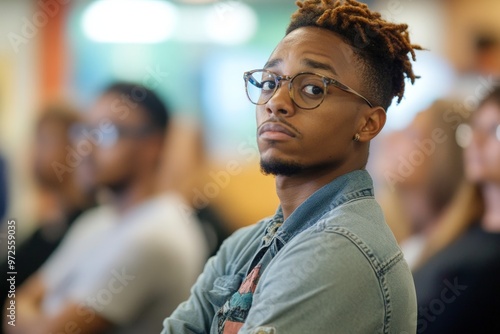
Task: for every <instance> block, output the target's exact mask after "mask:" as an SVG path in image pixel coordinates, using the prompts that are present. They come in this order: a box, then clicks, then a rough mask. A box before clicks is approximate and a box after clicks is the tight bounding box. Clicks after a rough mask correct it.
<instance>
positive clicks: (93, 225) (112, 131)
mask: <svg viewBox="0 0 500 334" xmlns="http://www.w3.org/2000/svg"><path fill="white" fill-rule="evenodd" d="M168 123H169V114H168V111H167V109H166V107H165V105H164V104H163V102H162V101H161V100H160V99H159V98H158V97H157V95H156V94H155V93H154V92H153V91H151V90H149V89H147V88H145V87H143V86H140V85H135V84H131V83H116V84H113V85H111V86H110V87H108V88H107V89H106V90H105V91H104V93H103V94H102V96H101V97H100V98H99V99H98V100H97V101H96V103H95V105H94V106H93V107H92V108H91V110H90V112H89V114H88V120H87V123H86V124H82V126H81V127H80V129H78V130H76V134H77V135H78V136H77V137H75V142H76V144H75V145H76V147H77V149H76V153H75V154H76V155H78V156H75V157H74V159H75V160H76V161H80V162H82V161H84V160H86V159H87V158H88V159H89V163H88V164H87V166H89V167H91V168H92V174H93V175H94V177H95V182H96V184H97V185H98V186H100V187H102V188H104V189H106V191H107V192H108V199H109V204H108V205H103V206H101V207H98V208H96V209H93V210H90V211H88V212H86V213H85V214H84V215H82V217H80V218H79V219H78V221H77V222H75V224H74V226H73V227H72V228H71V230H70V231H69V233H68V236H67V237H66V238H65V240H64V242H63V243H62V244H61V246H60V247H59V248H58V249H57V251H56V252H55V253H54V254H53V255H52V256H51V258H49V260H48V261H47V263H46V264H45V265H44V266H43V267H42V268H41V269H40V271H39V272H38V273H36V274H35V275H34V276H33V277H32V278H30V279H29V280H28V281H27V282H26V284H25V285H24V286H22V287H21V288H20V289H19V291H18V293H17V296H16V297H17V299H16V303H17V317H18V318H17V322H16V326H15V327H12V326H5V327H6V329H7V330H8V333H30V334H33V333H40V334H42V333H43V334H46V333H50V332H54V333H56V332H57V333H59V332H67V331H68V326H70V328H71V329H70V330H71V331H73V332H79V333H155V332H159V331H160V330H161V321H162V319H163V318H164V317H165V316H167V315H168V314H170V313H171V312H172V311H173V310H174V308H175V307H176V306H177V305H178V304H179V303H180V302H181V301H182V300H184V299H185V298H186V297H187V296H188V295H189V289H190V287H191V285H192V284H193V283H194V281H195V279H196V277H197V276H198V275H199V273H200V271H201V269H202V267H203V263H204V262H205V260H206V257H207V247H206V243H205V239H204V236H203V232H202V230H201V227H200V225H199V223H198V222H197V221H196V219H195V218H194V216H193V213H192V211H191V210H190V209H189V206H188V205H187V204H186V203H185V202H184V201H183V200H182V199H181V197H180V196H179V195H177V194H175V193H163V194H158V193H157V191H156V189H157V182H158V173H159V170H158V169H159V166H160V161H161V156H162V151H163V145H164V143H165V139H164V138H165V136H166V132H167V128H168Z"/></svg>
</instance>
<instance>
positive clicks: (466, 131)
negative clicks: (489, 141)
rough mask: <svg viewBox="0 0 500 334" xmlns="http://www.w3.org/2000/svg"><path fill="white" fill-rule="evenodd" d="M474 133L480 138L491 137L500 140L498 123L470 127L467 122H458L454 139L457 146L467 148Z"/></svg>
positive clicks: (499, 125)
mask: <svg viewBox="0 0 500 334" xmlns="http://www.w3.org/2000/svg"><path fill="white" fill-rule="evenodd" d="M474 135H480V136H482V138H486V137H491V138H495V139H496V140H497V141H498V142H500V124H493V125H492V126H490V127H489V128H479V127H472V126H470V125H469V124H465V123H463V124H460V125H459V126H458V127H457V130H456V132H455V140H456V141H457V144H458V146H460V147H462V148H467V147H469V146H470V144H471V143H472V139H473V137H474Z"/></svg>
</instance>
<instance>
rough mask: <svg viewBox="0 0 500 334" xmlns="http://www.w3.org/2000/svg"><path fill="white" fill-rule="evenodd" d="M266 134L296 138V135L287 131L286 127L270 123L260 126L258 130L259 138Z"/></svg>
mask: <svg viewBox="0 0 500 334" xmlns="http://www.w3.org/2000/svg"><path fill="white" fill-rule="evenodd" d="M265 133H267V135H268V136H269V135H272V134H273V133H274V134H276V135H279V134H280V133H281V134H285V135H287V136H289V137H296V136H297V135H296V134H295V133H294V132H293V131H292V130H290V129H288V128H287V127H286V126H284V125H282V124H280V123H276V122H270V123H265V124H264V125H262V126H261V127H260V129H259V136H262V135H263V134H265Z"/></svg>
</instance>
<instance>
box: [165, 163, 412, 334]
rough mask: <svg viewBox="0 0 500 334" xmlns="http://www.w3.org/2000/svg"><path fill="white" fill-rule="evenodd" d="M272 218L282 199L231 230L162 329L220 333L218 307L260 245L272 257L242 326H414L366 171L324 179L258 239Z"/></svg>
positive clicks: (296, 329)
mask: <svg viewBox="0 0 500 334" xmlns="http://www.w3.org/2000/svg"><path fill="white" fill-rule="evenodd" d="M279 219H282V212H281V208H278V211H277V213H276V215H275V216H274V217H273V218H271V219H266V220H263V221H261V222H259V223H258V224H256V225H253V226H250V227H246V228H243V229H241V230H239V231H237V232H235V233H234V234H233V235H232V236H231V237H230V238H228V239H227V240H226V241H225V242H224V244H223V245H222V247H221V249H220V251H219V252H218V254H217V255H216V256H215V257H213V258H211V259H210V260H209V261H208V263H207V264H206V267H205V269H204V272H203V274H202V275H201V276H200V277H199V278H198V281H197V282H196V284H195V286H194V287H193V289H192V293H191V297H190V298H189V300H188V301H186V302H184V303H183V304H181V305H180V306H179V307H178V308H177V310H176V311H175V312H174V313H173V314H172V315H171V316H170V317H169V318H167V319H166V320H165V322H164V330H163V332H162V333H163V334H166V333H176V334H177V333H179V334H180V333H200V334H201V333H212V334H215V333H217V323H218V319H217V317H218V316H217V312H218V311H219V309H220V308H221V307H222V306H223V305H224V303H225V302H226V301H227V300H228V299H229V298H230V297H231V296H232V295H233V294H234V292H235V291H237V290H238V288H239V287H240V284H241V282H242V280H243V279H244V278H245V277H246V275H247V274H248V272H249V269H250V267H251V263H252V261H254V260H255V259H254V257H255V255H256V254H257V253H259V250H262V248H268V249H269V252H270V254H271V256H270V257H269V259H270V260H269V261H267V262H268V263H265V269H264V270H263V272H262V274H261V277H260V280H259V281H258V284H257V288H256V290H255V293H254V295H253V303H252V307H251V309H250V312H249V313H248V317H247V318H246V321H245V324H244V325H243V327H242V328H241V330H240V332H239V333H251V334H260V333H267V334H271V333H275V334H282V333H283V334H305V333H339V334H342V333H367V334H368V333H369V334H373V333H401V334H403V333H405V334H408V333H411V334H413V333H415V332H416V321H417V306H416V297H415V288H414V285H413V279H412V276H411V273H410V270H409V269H408V266H407V264H406V262H405V260H404V259H403V255H402V253H401V250H400V249H399V247H398V246H397V244H396V241H395V239H394V236H393V235H392V233H391V231H390V230H389V228H388V227H387V225H386V223H385V221H384V217H383V214H382V212H381V210H380V207H379V205H378V204H377V202H376V201H375V199H374V196H373V184H372V180H371V178H370V176H369V174H368V173H367V172H366V171H364V170H359V171H354V172H351V173H348V174H345V175H343V176H341V177H338V178H337V179H335V180H333V181H332V182H331V183H329V184H327V185H325V186H324V187H322V188H321V189H319V190H318V191H316V192H315V193H314V194H313V195H311V196H310V197H309V198H308V199H307V200H306V201H304V203H302V204H301V205H300V206H299V207H298V208H297V209H296V210H295V211H294V212H293V213H292V214H291V215H290V217H288V219H287V220H286V221H285V222H284V223H283V224H282V225H281V226H280V227H279V229H278V230H277V232H276V233H275V234H274V236H273V237H272V238H265V234H266V228H267V227H268V226H269V225H270V224H273V222H276V220H279ZM267 232H268V231H267Z"/></svg>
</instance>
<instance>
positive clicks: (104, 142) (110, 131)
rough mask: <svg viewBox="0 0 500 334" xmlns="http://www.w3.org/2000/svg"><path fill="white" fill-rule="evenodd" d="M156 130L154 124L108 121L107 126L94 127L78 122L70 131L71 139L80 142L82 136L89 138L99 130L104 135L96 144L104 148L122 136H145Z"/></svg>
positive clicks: (113, 143)
mask: <svg viewBox="0 0 500 334" xmlns="http://www.w3.org/2000/svg"><path fill="white" fill-rule="evenodd" d="M155 130H156V127H155V126H154V125H143V126H129V127H127V126H121V125H118V124H115V123H113V122H108V123H107V125H106V126H104V125H103V124H100V126H99V127H93V126H91V125H89V124H87V123H85V122H81V123H76V124H74V125H73V126H71V128H70V129H69V131H68V135H69V137H70V140H71V141H73V142H75V143H76V142H78V141H79V140H80V139H82V138H86V139H88V138H89V136H92V133H93V131H98V133H99V135H100V136H102V137H101V139H100V140H97V141H96V142H94V144H95V145H96V146H99V147H103V148H110V147H113V146H114V145H115V144H116V143H117V142H118V140H120V139H122V138H143V137H145V136H148V135H150V134H151V133H153V132H154V131H155Z"/></svg>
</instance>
